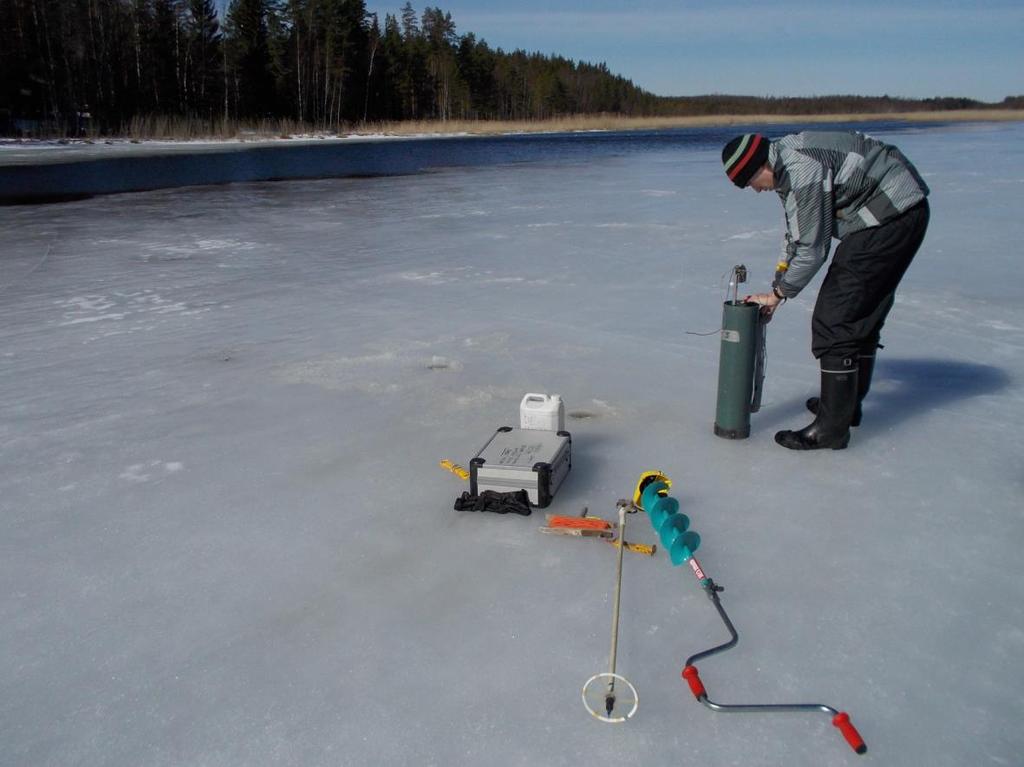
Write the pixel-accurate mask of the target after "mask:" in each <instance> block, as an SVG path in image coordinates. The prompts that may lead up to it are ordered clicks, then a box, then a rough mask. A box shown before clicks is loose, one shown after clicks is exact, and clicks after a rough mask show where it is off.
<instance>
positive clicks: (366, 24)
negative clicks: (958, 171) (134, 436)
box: [0, 0, 1022, 135]
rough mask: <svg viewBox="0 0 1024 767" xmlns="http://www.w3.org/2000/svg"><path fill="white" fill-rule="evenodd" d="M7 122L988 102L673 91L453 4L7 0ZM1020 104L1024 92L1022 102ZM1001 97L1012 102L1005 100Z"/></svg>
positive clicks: (472, 116)
mask: <svg viewBox="0 0 1024 767" xmlns="http://www.w3.org/2000/svg"><path fill="white" fill-rule="evenodd" d="M0 73H2V81H0V132H2V133H5V134H8V135H9V134H12V133H13V134H29V135H43V134H49V135H52V134H55V133H61V134H77V133H84V132H89V133H98V134H107V133H123V132H125V131H126V130H127V129H128V127H129V126H130V125H131V123H132V122H133V120H137V119H139V118H143V117H145V118H148V117H152V116H157V115H159V116H163V117H168V118H181V119H184V120H186V121H191V122H197V123H200V124H203V125H206V126H208V127H209V130H211V131H212V132H217V130H218V126H223V125H227V124H231V123H239V122H246V121H249V122H254V121H260V120H265V119H270V120H276V121H288V122H289V123H292V124H294V125H296V126H299V127H308V128H312V129H319V130H335V129H338V128H339V127H341V126H345V125H352V124H356V123H365V122H381V121H402V120H410V119H417V120H425V119H436V120H449V119H460V120H477V119H479V120H538V119H539V120H543V119H547V118H551V117H557V116H565V115H578V114H595V113H614V114H619V115H626V116H664V115H715V114H753V113H786V114H813V113H822V112H852V111H882V112H884V111H908V110H914V109H947V108H953V109H961V108H984V107H987V106H992V105H987V104H982V103H980V102H976V101H972V100H969V99H930V100H925V101H908V100H904V99H890V98H888V97H882V98H879V99H872V98H862V97H826V98H811V99H762V98H753V97H741V96H719V95H713V96H699V97H681V98H666V97H658V96H655V95H653V94H651V93H649V92H647V91H644V90H643V89H641V88H639V87H637V86H636V85H634V84H633V83H632V82H631V81H629V80H627V79H625V78H623V77H620V76H617V75H614V74H612V73H611V72H609V71H608V68H607V66H606V65H605V64H603V63H602V64H589V63H584V62H576V61H572V60H569V59H565V58H562V57H560V56H544V55H541V54H538V53H526V52H525V51H522V50H517V51H513V52H510V53H509V52H505V51H503V50H502V49H500V48H496V49H495V48H491V47H490V46H488V45H487V43H486V42H485V41H483V40H478V39H477V38H476V37H475V36H474V35H473V34H472V33H469V34H464V35H461V36H460V35H458V34H457V33H456V28H455V22H454V21H453V19H452V16H451V14H450V13H446V12H444V11H442V10H441V9H440V8H431V7H427V8H426V9H425V10H424V11H423V12H422V14H419V13H417V11H416V10H415V9H414V8H413V6H412V5H411V3H408V2H407V3H406V4H405V5H404V6H403V7H402V8H401V10H400V11H399V12H398V14H397V15H394V16H393V15H391V14H387V15H385V17H384V19H383V22H382V21H381V20H380V19H379V18H378V17H377V15H376V14H370V13H368V12H367V10H366V5H365V2H364V1H363V0H231V2H230V4H229V5H228V7H227V12H226V13H225V15H224V18H223V19H221V18H220V16H219V14H218V12H217V8H216V6H215V4H214V0H2V1H0ZM1016 101H1017V102H1018V103H1017V106H1021V104H1020V103H1019V102H1021V101H1022V99H1020V98H1018V99H1016ZM1002 106H1013V104H1010V103H1008V102H1004V104H1003V105H1002Z"/></svg>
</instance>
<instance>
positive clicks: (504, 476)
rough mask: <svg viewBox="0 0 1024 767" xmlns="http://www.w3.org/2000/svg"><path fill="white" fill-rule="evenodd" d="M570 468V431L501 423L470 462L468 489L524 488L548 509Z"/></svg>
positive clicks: (474, 491)
mask: <svg viewBox="0 0 1024 767" xmlns="http://www.w3.org/2000/svg"><path fill="white" fill-rule="evenodd" d="M570 468H572V437H571V436H570V435H569V432H567V431H560V432H553V431H541V430H539V429H513V428H512V427H511V426H502V427H501V428H500V429H498V430H497V431H496V432H495V433H494V436H493V437H491V438H490V439H489V440H488V441H487V444H486V445H484V446H483V447H482V448H481V449H480V452H479V453H477V454H476V457H475V458H473V460H471V461H470V462H469V492H470V493H472V494H473V495H479V494H480V493H482V492H483V491H484V490H496V491H498V492H499V493H507V492H510V491H514V490H525V491H526V492H527V495H529V497H530V503H531V504H533V505H534V506H539V507H540V508H545V507H546V506H547V505H548V504H550V503H551V499H552V497H554V495H555V492H556V491H557V490H558V487H559V486H560V485H561V484H562V481H563V480H564V479H565V477H566V475H567V474H568V473H569V469H570Z"/></svg>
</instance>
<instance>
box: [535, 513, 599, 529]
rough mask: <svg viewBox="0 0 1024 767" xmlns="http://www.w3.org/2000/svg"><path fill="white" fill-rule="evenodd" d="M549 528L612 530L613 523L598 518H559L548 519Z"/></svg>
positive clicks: (553, 516)
mask: <svg viewBox="0 0 1024 767" xmlns="http://www.w3.org/2000/svg"><path fill="white" fill-rule="evenodd" d="M548 527H573V528H576V529H578V530H610V529H611V523H610V522H606V521H605V520H603V519H600V518H598V517H559V516H555V515H552V516H551V517H549V518H548Z"/></svg>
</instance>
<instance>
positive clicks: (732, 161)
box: [722, 133, 768, 189]
mask: <svg viewBox="0 0 1024 767" xmlns="http://www.w3.org/2000/svg"><path fill="white" fill-rule="evenodd" d="M722 162H723V163H724V164H725V173H726V175H727V176H728V177H729V179H730V180H731V181H732V182H733V183H734V184H735V185H736V186H738V187H740V188H741V189H742V188H743V187H745V186H746V185H747V184H748V183H749V182H750V178H751V177H752V176H753V175H754V174H755V173H757V171H758V170H760V169H761V166H763V165H764V164H765V163H766V162H768V139H766V138H765V137H764V136H762V135H761V134H760V133H744V134H743V135H742V136H737V137H736V138H734V139H733V140H732V141H730V142H729V143H728V144H726V145H725V148H724V149H723V150H722Z"/></svg>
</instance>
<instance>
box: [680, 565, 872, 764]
mask: <svg viewBox="0 0 1024 767" xmlns="http://www.w3.org/2000/svg"><path fill="white" fill-rule="evenodd" d="M690 569H692V570H693V574H694V575H695V576H696V578H697V580H698V581H700V585H701V586H702V587H703V589H704V592H705V593H706V594H707V595H708V598H709V599H710V600H711V602H712V604H714V606H715V609H716V610H717V611H718V615H719V616H720V617H721V619H722V622H723V623H724V624H725V627H726V629H728V631H729V636H730V639H729V641H728V642H725V643H724V644H720V645H717V646H715V647H712V648H710V649H708V650H704V651H702V652H699V653H696V654H694V655H691V656H690V657H689V658H687V659H686V665H685V668H683V678H684V679H685V680H686V682H687V684H689V685H690V692H692V693H693V695H694V697H695V698H696V699H697V700H698V701H700V702H701V703H703V704H704V705H705V706H707V707H708V708H710V709H711V710H712V711H717V712H720V713H734V714H735V713H753V714H766V713H781V712H787V711H797V712H809V711H817V712H821V713H823V714H828V715H829V716H830V717H831V718H832V724H833V725H834V726H835V727H837V728H838V729H839V731H840V732H841V733H842V735H843V737H844V738H845V739H846V742H847V743H849V744H850V748H852V749H853V750H854V751H856V752H857V753H858V754H863V753H865V752H866V751H867V750H868V749H867V746H866V745H865V744H864V740H863V738H861V736H860V733H858V732H857V729H856V728H855V727H854V726H853V723H852V722H850V716H849V714H847V713H846V712H845V711H838V710H836V709H834V708H832V707H831V706H826V705H824V704H823V703H747V704H726V703H716V702H715V701H713V700H711V699H710V698H709V697H708V694H707V690H706V689H705V688H704V683H703V682H702V681H701V678H700V674H699V673H698V671H697V667H696V666H695V665H694V663H696V662H697V661H698V660H701V659H702V658H708V657H710V656H712V655H717V654H718V653H721V652H725V651H726V650H728V649H730V648H732V647H735V646H736V643H737V642H739V634H738V633H737V632H736V627H735V626H733V625H732V621H730V620H729V616H728V615H727V614H726V612H725V608H724V607H722V601H721V600H720V599H719V598H718V593H719V592H720V591H723V590H724V589H723V587H722V586H719V585H718V584H717V583H715V582H714V581H713V580H712V579H711V578H708V577H707V576H706V575H704V571H703V570H702V569H701V566H700V563H699V562H698V561H697V560H696V559H695V558H693V557H691V558H690Z"/></svg>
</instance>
